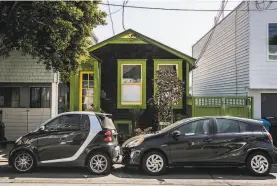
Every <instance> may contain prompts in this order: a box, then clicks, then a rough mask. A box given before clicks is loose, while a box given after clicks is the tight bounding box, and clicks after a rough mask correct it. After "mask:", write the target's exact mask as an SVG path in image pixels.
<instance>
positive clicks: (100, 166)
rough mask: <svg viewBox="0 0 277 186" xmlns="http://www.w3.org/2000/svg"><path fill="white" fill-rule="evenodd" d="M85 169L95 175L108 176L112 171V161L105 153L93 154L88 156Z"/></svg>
mask: <svg viewBox="0 0 277 186" xmlns="http://www.w3.org/2000/svg"><path fill="white" fill-rule="evenodd" d="M87 167H88V169H89V170H90V172H91V173H92V174H95V175H106V174H110V173H111V170H112V159H111V158H110V156H108V155H107V154H106V153H103V152H95V153H93V154H91V155H90V156H89V158H88V160H87Z"/></svg>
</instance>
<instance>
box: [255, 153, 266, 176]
mask: <svg viewBox="0 0 277 186" xmlns="http://www.w3.org/2000/svg"><path fill="white" fill-rule="evenodd" d="M268 167H269V163H268V160H267V159H266V157H264V156H262V155H256V156H254V157H253V158H252V160H251V168H252V169H253V170H254V171H255V172H256V173H259V174H263V173H265V172H266V171H267V170H268Z"/></svg>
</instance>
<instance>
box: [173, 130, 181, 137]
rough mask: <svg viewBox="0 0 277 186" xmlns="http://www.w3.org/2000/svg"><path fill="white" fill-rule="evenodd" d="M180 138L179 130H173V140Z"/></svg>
mask: <svg viewBox="0 0 277 186" xmlns="http://www.w3.org/2000/svg"><path fill="white" fill-rule="evenodd" d="M180 136H181V132H180V131H179V130H175V131H173V132H172V137H173V138H178V137H180Z"/></svg>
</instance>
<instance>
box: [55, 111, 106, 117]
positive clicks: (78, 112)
mask: <svg viewBox="0 0 277 186" xmlns="http://www.w3.org/2000/svg"><path fill="white" fill-rule="evenodd" d="M67 114H87V115H93V116H95V115H103V116H111V114H108V113H100V112H89V111H72V112H63V113H60V114H59V116H61V115H67Z"/></svg>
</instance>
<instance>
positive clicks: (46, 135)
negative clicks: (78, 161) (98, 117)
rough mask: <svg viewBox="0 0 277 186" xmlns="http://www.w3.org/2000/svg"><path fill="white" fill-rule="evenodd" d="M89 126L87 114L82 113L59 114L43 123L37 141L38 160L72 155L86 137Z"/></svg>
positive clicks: (44, 161)
mask: <svg viewBox="0 0 277 186" xmlns="http://www.w3.org/2000/svg"><path fill="white" fill-rule="evenodd" d="M89 127H90V121H89V116H88V115H84V114H83V115H81V114H66V115H61V116H59V117H57V118H55V119H53V120H51V121H50V122H49V123H47V124H45V130H44V131H41V134H40V135H39V137H38V141H37V144H38V146H37V151H38V157H39V161H41V162H43V163H51V162H52V161H53V160H58V159H63V158H70V157H72V156H73V155H74V154H75V153H76V152H77V151H78V149H79V148H80V147H81V145H82V144H83V142H84V141H85V139H86V138H87V136H88V133H89ZM48 161H49V162H48ZM54 162H55V161H54Z"/></svg>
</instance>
